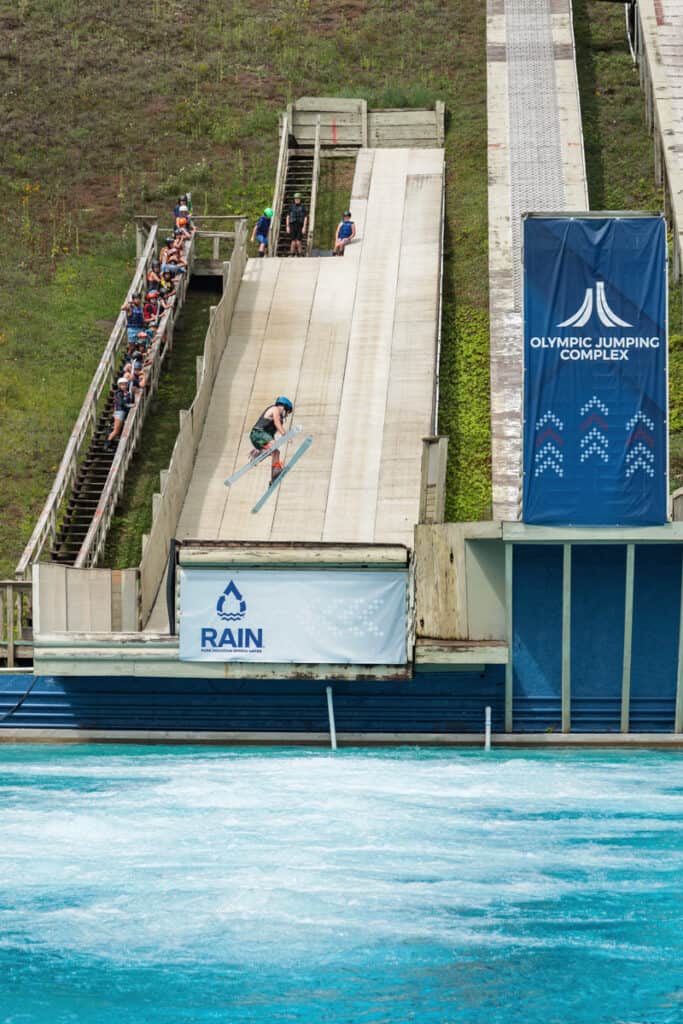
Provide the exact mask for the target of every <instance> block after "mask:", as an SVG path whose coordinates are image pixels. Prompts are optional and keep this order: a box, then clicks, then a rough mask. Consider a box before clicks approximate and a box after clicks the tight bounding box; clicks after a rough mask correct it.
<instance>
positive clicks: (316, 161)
mask: <svg viewBox="0 0 683 1024" xmlns="http://www.w3.org/2000/svg"><path fill="white" fill-rule="evenodd" d="M319 181H320V114H318V117H317V120H316V123H315V143H314V145H313V181H312V182H311V202H310V212H309V215H308V238H307V239H306V254H307V255H308V256H310V255H311V252H312V250H313V232H314V231H315V207H316V204H317V202H318V184H319Z"/></svg>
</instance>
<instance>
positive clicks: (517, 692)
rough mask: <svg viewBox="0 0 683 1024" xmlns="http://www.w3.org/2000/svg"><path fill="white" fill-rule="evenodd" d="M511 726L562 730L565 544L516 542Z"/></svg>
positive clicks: (516, 729)
mask: <svg viewBox="0 0 683 1024" xmlns="http://www.w3.org/2000/svg"><path fill="white" fill-rule="evenodd" d="M512 609H513V624H512V625H513V640H512V657H513V662H512V665H513V712H514V717H513V728H514V731H515V732H543V731H544V730H546V729H556V730H559V728H560V725H561V718H562V715H561V683H562V548H561V547H558V546H557V545H554V544H553V545H546V544H542V545H541V544H539V545H534V544H516V545H515V550H514V564H513V595H512Z"/></svg>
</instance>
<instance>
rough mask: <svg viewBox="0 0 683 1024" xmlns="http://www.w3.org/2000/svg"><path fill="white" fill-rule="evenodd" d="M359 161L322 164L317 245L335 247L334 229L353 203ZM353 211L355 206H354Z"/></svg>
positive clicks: (316, 235)
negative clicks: (353, 186)
mask: <svg viewBox="0 0 683 1024" xmlns="http://www.w3.org/2000/svg"><path fill="white" fill-rule="evenodd" d="M355 167H356V161H355V160H346V159H343V160H342V159H339V160H337V159H325V160H322V161H321V164H320V184H319V186H318V202H317V203H316V212H315V231H314V233H313V244H314V246H315V248H316V249H331V248H332V247H333V242H334V232H335V230H336V227H337V224H338V223H339V221H340V220H341V219H342V213H343V212H344V210H348V209H349V205H350V203H351V187H352V185H353V175H354V170H355ZM351 213H353V209H351Z"/></svg>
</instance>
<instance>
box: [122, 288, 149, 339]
mask: <svg viewBox="0 0 683 1024" xmlns="http://www.w3.org/2000/svg"><path fill="white" fill-rule="evenodd" d="M121 312H122V313H125V314H126V331H127V333H128V344H129V345H132V344H134V342H135V339H136V337H137V333H138V331H141V330H142V329H143V328H144V326H145V317H144V314H143V311H142V296H141V294H140V292H133V294H132V295H131V297H130V302H125V303H124V304H123V306H121Z"/></svg>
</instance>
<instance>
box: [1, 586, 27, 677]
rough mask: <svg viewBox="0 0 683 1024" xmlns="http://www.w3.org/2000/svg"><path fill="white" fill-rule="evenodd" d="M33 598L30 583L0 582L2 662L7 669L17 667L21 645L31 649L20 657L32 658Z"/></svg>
mask: <svg viewBox="0 0 683 1024" xmlns="http://www.w3.org/2000/svg"><path fill="white" fill-rule="evenodd" d="M32 597H33V587H32V585H31V583H29V582H28V581H24V580H0V661H4V662H5V664H6V666H7V668H14V666H15V665H16V662H17V648H18V647H19V646H20V645H21V646H23V647H27V648H30V651H29V650H25V651H24V652H22V655H20V656H23V657H26V656H32V642H33V630H32V627H31V625H30V624H29V623H30V621H31V614H32V613H31V601H32Z"/></svg>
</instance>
